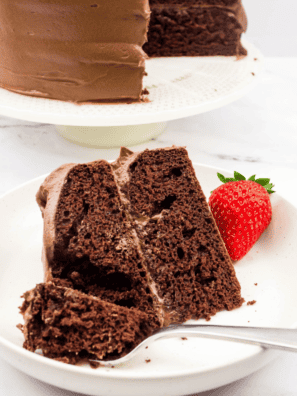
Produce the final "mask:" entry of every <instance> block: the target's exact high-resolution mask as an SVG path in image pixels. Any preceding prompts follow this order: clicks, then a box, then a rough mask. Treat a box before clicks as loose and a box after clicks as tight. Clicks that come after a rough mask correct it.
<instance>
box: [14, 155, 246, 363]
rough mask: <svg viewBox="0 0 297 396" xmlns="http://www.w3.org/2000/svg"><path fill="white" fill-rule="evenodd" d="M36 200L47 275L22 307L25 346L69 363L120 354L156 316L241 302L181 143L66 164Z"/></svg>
mask: <svg viewBox="0 0 297 396" xmlns="http://www.w3.org/2000/svg"><path fill="white" fill-rule="evenodd" d="M37 202H38V204H39V206H40V208H41V211H42V214H43V218H44V239H43V241H44V243H43V263H44V269H45V283H44V284H41V285H39V286H37V287H36V288H35V289H34V290H33V291H31V292H27V293H25V295H24V297H25V303H24V304H23V307H22V309H21V312H22V314H23V315H24V318H25V327H24V335H25V343H24V347H25V348H27V349H29V350H31V351H35V350H36V349H41V350H42V351H43V353H44V355H45V356H48V357H53V358H56V359H62V360H63V361H68V362H70V363H75V362H78V361H79V360H81V359H83V358H84V357H87V358H90V356H91V355H92V354H93V355H94V356H96V357H97V359H102V358H106V359H110V358H112V357H114V358H116V357H120V356H122V355H124V354H126V353H127V352H129V351H130V350H131V349H133V348H134V347H135V346H136V345H137V344H138V343H139V342H140V341H141V340H142V339H144V338H145V337H146V336H147V335H148V334H150V333H151V332H152V331H153V330H154V329H156V328H158V327H160V326H164V325H168V324H169V323H172V322H184V321H186V320H188V319H199V318H205V319H207V320H208V319H210V317H211V316H212V315H215V314H216V313H217V312H218V311H221V310H224V309H227V310H231V309H234V308H237V307H240V306H241V304H242V302H243V299H242V298H241V295H240V285H239V282H238V280H237V278H236V275H235V271H234V268H233V265H232V262H231V260H230V258H229V256H228V254H227V251H226V249H225V246H224V243H223V241H222V239H221V237H220V234H219V231H218V229H217V227H216V224H215V221H214V219H213V217H212V215H211V212H210V210H209V208H208V205H207V202H206V199H205V196H204V194H203V192H202V190H201V187H200V185H199V183H198V181H197V179H196V176H195V172H194V169H193V166H192V164H191V161H190V160H189V157H188V154H187V151H186V150H185V149H184V148H176V147H173V148H168V149H157V150H152V151H149V150H145V151H144V152H141V153H133V152H132V151H130V150H128V149H125V148H123V149H122V150H121V155H120V157H119V159H118V160H117V161H116V162H114V163H113V164H110V163H108V162H106V161H94V162H91V163H88V164H68V165H64V166H62V167H61V168H59V169H57V170H56V171H54V172H53V173H51V175H50V176H48V177H47V178H46V180H45V182H44V183H43V184H42V186H41V187H40V189H39V191H38V193H37ZM80 307H82V308H80ZM97 311H98V317H96V315H95V312H97ZM108 311H110V312H111V314H110V315H109V316H108ZM72 319H73V321H72ZM133 321H134V322H135V323H134V325H133V324H132V322H133ZM105 322H106V323H105ZM67 326H68V327H67ZM100 326H101V330H100ZM66 329H69V334H66V335H64V332H65V331H66ZM67 331H68V330H67ZM67 331H66V333H67ZM106 334H108V338H105V337H106ZM56 335H57V338H58V339H57V340H55V337H56ZM97 339H98V340H100V342H99V341H98V342H99V343H98V345H97V344H96V342H95V341H96V340H97ZM94 340H95V341H94ZM105 341H106V342H105ZM92 345H95V346H94V347H93V346H92ZM92 348H94V351H92Z"/></svg>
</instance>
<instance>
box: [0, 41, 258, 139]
mask: <svg viewBox="0 0 297 396" xmlns="http://www.w3.org/2000/svg"><path fill="white" fill-rule="evenodd" d="M243 45H244V47H245V48H246V49H247V50H248V56H246V57H244V58H242V59H239V60H237V59H236V57H221V56H217V57H179V58H155V59H150V60H148V61H147V62H146V71H147V73H148V76H147V77H145V79H144V87H146V88H147V89H148V90H149V92H150V95H149V100H150V102H149V103H137V104H121V105H111V104H107V105H96V104H84V105H76V104H73V103H69V102H62V101H57V100H51V99H42V98H33V97H29V96H24V95H20V94H17V93H13V92H9V91H7V90H5V89H0V114H2V115H6V116H9V117H13V118H19V119H23V120H27V121H36V122H43V123H49V124H56V125H66V126H80V127H82V126H84V127H88V126H89V127H90V126H96V127H103V126H104V127H106V126H109V127H111V126H125V125H143V124H152V123H160V122H165V121H169V120H175V119H179V118H183V117H187V116H191V115H196V114H199V113H204V112H206V111H209V110H213V109H216V108H218V107H221V106H225V105H226V104H229V103H231V102H233V101H234V100H237V99H239V98H240V97H242V96H243V95H245V94H246V93H247V92H248V91H249V90H250V89H251V88H252V87H253V86H254V84H255V82H256V80H257V76H258V75H259V73H260V71H261V69H262V67H263V63H264V61H263V56H262V55H261V53H260V52H259V51H258V50H257V49H256V48H255V47H254V46H253V45H252V44H250V43H248V42H247V41H246V40H243ZM109 132H110V131H109ZM84 133H86V132H84V131H81V135H82V134H84ZM68 138H71V134H70V133H68ZM80 139H82V138H81V137H80ZM76 140H77V139H76ZM142 140H143V139H142Z"/></svg>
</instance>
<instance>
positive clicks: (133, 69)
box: [0, 0, 150, 102]
mask: <svg viewBox="0 0 297 396" xmlns="http://www.w3.org/2000/svg"><path fill="white" fill-rule="evenodd" d="M149 15H150V11H149V5H148V1H147V0H123V1H121V2H119V1H118V0H109V1H105V0H46V1H45V0H2V1H1V3H0V48H1V57H0V86H2V87H4V88H6V89H9V90H11V91H15V92H19V93H23V94H27V95H31V96H39V97H46V98H54V99H61V100H64V101H72V102H84V101H90V100H108V99H125V98H130V99H139V98H140V95H141V91H142V78H143V75H144V61H145V58H146V55H145V53H144V52H143V51H142V49H141V47H142V45H143V44H144V42H145V41H146V37H147V36H146V32H147V27H148V21H149Z"/></svg>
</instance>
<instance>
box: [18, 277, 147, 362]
mask: <svg viewBox="0 0 297 396" xmlns="http://www.w3.org/2000/svg"><path fill="white" fill-rule="evenodd" d="M24 299H25V301H24V303H23V305H22V307H21V313H22V314H23V316H24V319H25V324H24V326H23V332H24V336H25V342H24V348H26V349H28V350H29V351H32V352H35V351H36V350H38V349H41V350H42V352H43V355H44V356H46V357H49V358H52V359H57V360H60V361H63V362H65V363H72V364H74V363H77V362H79V361H82V360H84V359H96V360H102V359H104V358H106V359H113V358H120V357H121V356H123V355H125V354H126V353H128V352H129V351H130V350H131V349H133V348H134V347H135V346H136V345H138V344H139V343H140V342H141V341H142V340H143V339H145V338H146V337H148V336H149V335H150V334H151V329H152V328H151V326H149V324H148V323H149V317H148V315H147V314H146V313H144V312H141V311H139V310H136V309H128V308H125V307H120V306H118V305H114V304H110V303H107V302H105V301H102V300H100V299H98V298H96V297H92V296H87V295H86V294H83V293H81V292H79V291H77V290H73V289H68V288H64V287H58V286H56V285H55V284H54V283H52V282H48V283H41V284H39V285H37V286H36V287H35V288H34V289H33V290H31V291H29V292H27V293H25V294H24Z"/></svg>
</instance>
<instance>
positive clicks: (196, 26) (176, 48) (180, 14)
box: [143, 3, 247, 56]
mask: <svg viewBox="0 0 297 396" xmlns="http://www.w3.org/2000/svg"><path fill="white" fill-rule="evenodd" d="M151 12H152V13H151V20H150V26H149V32H148V42H147V43H146V44H145V45H144V47H143V48H144V50H145V51H146V53H147V54H148V55H149V56H214V55H224V56H232V55H236V56H239V55H246V53H247V52H246V50H245V49H244V48H243V47H242V45H241V42H240V39H241V34H242V33H243V32H244V31H245V30H246V26H247V21H246V16H245V13H244V11H243V8H242V6H241V3H238V4H235V5H233V6H232V7H231V8H227V7H226V8H225V7H218V6H201V7H200V6H197V5H191V4H190V5H187V4H183V5H171V4H170V5H168V4H155V5H152V6H151Z"/></svg>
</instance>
